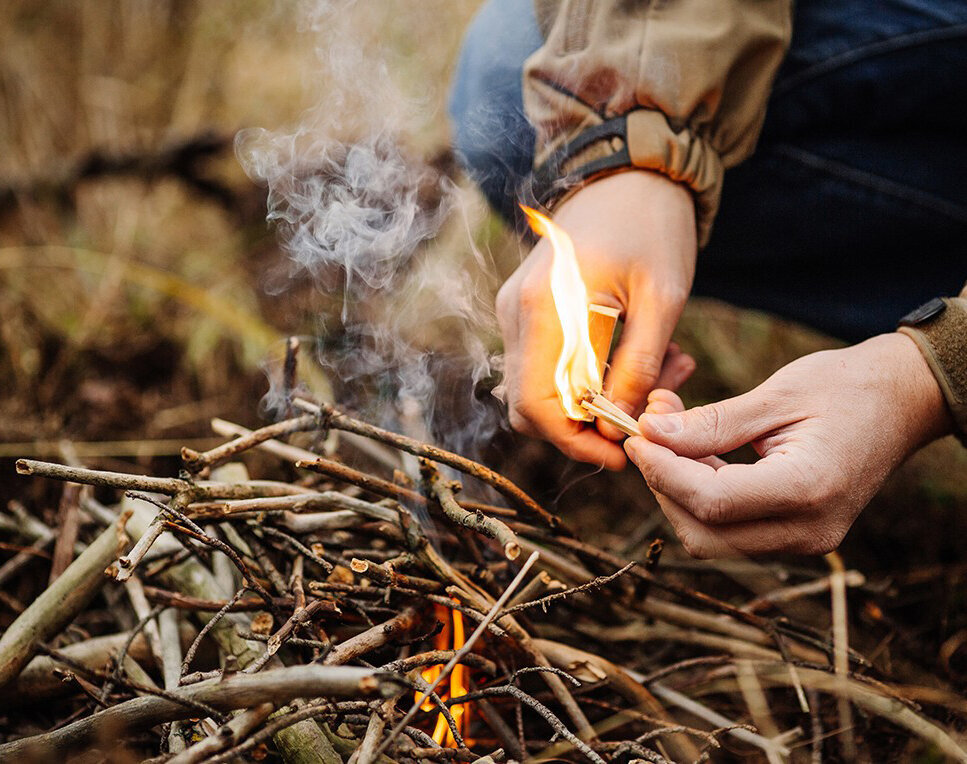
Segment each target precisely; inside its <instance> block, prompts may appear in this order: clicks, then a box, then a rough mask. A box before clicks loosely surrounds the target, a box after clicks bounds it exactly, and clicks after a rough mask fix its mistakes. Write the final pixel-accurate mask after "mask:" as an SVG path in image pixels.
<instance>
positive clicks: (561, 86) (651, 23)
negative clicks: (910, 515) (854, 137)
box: [523, 0, 967, 443]
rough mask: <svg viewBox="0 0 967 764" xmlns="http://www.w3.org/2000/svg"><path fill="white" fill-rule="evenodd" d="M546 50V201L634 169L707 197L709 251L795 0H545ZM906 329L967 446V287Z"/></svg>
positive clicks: (542, 197) (530, 109)
mask: <svg viewBox="0 0 967 764" xmlns="http://www.w3.org/2000/svg"><path fill="white" fill-rule="evenodd" d="M534 2H535V11H536V15H537V21H538V24H539V26H540V28H541V32H542V34H543V36H544V44H543V45H542V46H541V47H540V48H539V49H538V50H537V51H535V52H534V53H533V54H532V55H531V56H530V57H529V58H528V59H527V61H526V62H525V64H524V82H523V86H524V110H525V112H526V114H527V117H528V119H529V120H530V122H531V124H532V125H533V126H534V128H535V129H536V131H537V143H536V147H535V162H534V165H535V167H534V174H533V175H534V188H533V191H534V194H535V196H536V197H537V200H538V201H541V202H544V203H545V204H548V205H549V206H550V205H551V204H553V203H554V202H556V201H557V202H559V201H560V200H561V199H562V198H565V197H566V195H567V194H568V193H570V192H571V191H573V190H574V189H576V188H579V187H580V185H581V184H583V183H585V182H587V181H589V180H593V179H594V178H595V177H598V176H602V175H605V174H608V173H611V172H620V171H621V170H624V169H628V168H629V167H635V168H642V169H648V170H654V171H657V172H661V173H664V174H665V175H667V176H668V177H670V178H671V179H672V180H675V181H677V182H679V183H683V184H684V185H686V186H688V187H689V188H690V189H691V190H692V192H693V195H694V198H695V211H696V224H697V228H698V231H697V233H698V241H699V245H700V246H702V245H704V244H705V243H706V242H707V241H708V237H709V233H710V231H711V227H712V221H713V219H714V218H715V213H716V210H717V209H718V205H719V198H720V196H721V191H722V176H723V174H724V172H725V170H726V169H728V168H730V167H733V166H735V165H737V164H738V163H739V162H741V161H742V160H743V159H745V158H746V157H748V156H749V155H750V154H751V153H752V151H753V150H754V148H755V144H756V141H757V140H758V137H759V132H760V130H761V129H762V123H763V120H764V119H765V110H766V103H767V101H768V98H769V93H770V91H771V88H772V82H773V79H774V78H775V75H776V71H777V70H778V68H779V64H780V63H781V61H782V58H783V56H784V55H785V52H786V50H787V49H788V46H789V40H790V37H791V34H792V0H534ZM943 304H944V306H945V307H944V308H943V309H941V310H940V312H939V313H936V314H935V315H932V316H931V317H930V318H929V319H927V320H925V321H922V322H920V323H918V324H916V325H907V326H905V327H902V328H901V331H903V332H904V333H906V334H907V335H908V336H910V337H911V339H913V340H914V341H915V342H916V343H917V345H918V347H919V348H920V350H921V352H922V353H923V355H924V357H925V358H926V360H927V362H928V364H929V365H930V368H931V370H932V371H933V373H934V375H935V376H936V377H937V381H938V383H939V385H940V388H941V390H942V391H943V394H944V398H945V399H946V401H947V404H948V405H949V407H950V410H951V412H952V414H953V418H954V421H955V424H956V426H957V429H958V430H959V432H960V434H961V438H962V439H964V440H965V443H967V287H965V289H964V291H963V292H962V293H961V295H960V297H955V298H949V299H946V300H944V301H943Z"/></svg>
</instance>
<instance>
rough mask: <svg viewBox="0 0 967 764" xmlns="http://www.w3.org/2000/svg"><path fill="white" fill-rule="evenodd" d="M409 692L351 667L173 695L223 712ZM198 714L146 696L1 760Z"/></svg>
mask: <svg viewBox="0 0 967 764" xmlns="http://www.w3.org/2000/svg"><path fill="white" fill-rule="evenodd" d="M403 689H405V688H404V687H403V686H402V685H400V684H399V683H397V682H395V681H393V680H392V679H390V678H386V677H381V676H379V674H378V672H377V671H374V670H372V669H366V668H354V667H351V666H319V665H317V664H310V665H308V666H289V667H286V668H280V669H273V670H271V671H264V672H262V673H260V674H235V675H233V676H231V677H229V678H227V679H224V680H221V681H219V680H217V679H216V680H212V681H207V682H199V683H198V684H193V685H189V686H187V687H180V688H178V689H177V690H173V691H172V693H171V694H172V695H174V696H176V697H177V698H179V699H182V700H187V701H190V702H195V703H205V704H207V705H210V706H212V707H214V708H216V709H218V710H219V711H222V712H226V711H231V710H233V709H236V708H249V707H252V706H256V705H258V704H260V703H266V702H271V703H276V704H279V703H288V702H289V701H291V700H293V699H295V698H306V697H316V696H319V695H325V696H334V697H341V698H353V699H356V698H367V697H373V696H380V695H382V696H383V697H387V696H391V695H393V694H395V693H397V692H399V691H401V690H403ZM197 713H198V712H197V710H196V709H194V708H192V707H189V706H186V705H185V704H184V703H178V702H176V701H174V700H169V699H167V698H161V697H157V696H146V697H143V698H135V699H133V700H128V701H125V702H124V703H119V704H117V705H115V706H111V707H110V708H106V709H104V710H103V711H101V712H99V713H96V714H93V715H91V716H88V717H85V718H83V719H79V720H78V721H76V722H73V723H72V724H68V725H66V726H64V727H61V728H60V729H57V730H53V731H52V732H47V733H44V734H41V735H35V736H33V737H28V738H23V739H21V740H16V741H14V742H12V743H7V744H6V745H0V760H3V761H14V760H24V759H28V760H29V759H31V758H32V754H34V753H36V752H38V751H43V752H49V753H51V754H58V753H64V752H66V751H69V750H72V749H77V748H83V747H84V746H86V745H87V744H88V743H90V742H91V741H93V740H96V739H98V738H99V737H100V736H101V735H105V734H108V733H109V734H110V735H111V739H112V740H117V739H118V737H119V735H120V733H121V731H122V730H123V731H125V732H127V733H131V732H136V731H138V730H142V729H147V728H150V727H153V726H155V725H157V724H161V723H163V722H169V721H172V720H175V719H188V718H191V717H193V716H195V715H196V714H197Z"/></svg>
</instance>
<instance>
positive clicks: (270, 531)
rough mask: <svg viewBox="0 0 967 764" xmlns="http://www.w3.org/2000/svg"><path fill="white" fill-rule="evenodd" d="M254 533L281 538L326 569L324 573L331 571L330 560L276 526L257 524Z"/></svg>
mask: <svg viewBox="0 0 967 764" xmlns="http://www.w3.org/2000/svg"><path fill="white" fill-rule="evenodd" d="M256 533H264V534H265V535H266V536H271V537H273V538H277V539H281V540H282V541H283V542H285V543H286V544H288V545H289V546H290V547H292V548H293V549H295V550H296V551H297V552H298V553H299V554H301V555H303V556H304V557H305V558H307V559H309V560H312V561H313V562H314V563H315V564H316V565H318V566H319V567H320V568H322V569H323V570H324V571H326V573H332V571H333V565H332V563H331V562H329V561H328V560H324V559H323V558H322V557H320V556H319V555H317V554H316V553H315V552H313V551H312V550H311V549H309V547H307V546H306V545H305V544H303V543H301V542H300V541H299V539H296V538H293V537H292V536H290V535H289V534H288V533H283V532H282V531H280V530H279V529H278V528H273V527H272V526H270V525H259V526H257V528H256Z"/></svg>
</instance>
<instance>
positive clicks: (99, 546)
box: [0, 520, 128, 689]
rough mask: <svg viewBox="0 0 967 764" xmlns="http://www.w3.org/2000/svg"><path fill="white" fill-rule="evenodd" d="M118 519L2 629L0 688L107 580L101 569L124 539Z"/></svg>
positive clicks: (82, 607) (110, 559) (112, 556)
mask: <svg viewBox="0 0 967 764" xmlns="http://www.w3.org/2000/svg"><path fill="white" fill-rule="evenodd" d="M119 523H120V520H119V521H118V522H116V523H114V524H113V525H111V526H109V527H108V528H106V529H105V530H103V531H102V532H101V534H100V535H99V536H98V537H97V538H96V539H95V540H94V542H93V543H92V544H91V545H90V546H89V547H88V548H87V549H85V550H84V553H83V554H81V555H80V556H79V557H78V558H77V559H75V560H74V562H72V563H71V564H70V565H69V566H68V568H67V570H65V571H64V572H63V574H61V576H60V577H59V578H58V579H57V580H56V581H54V583H53V584H51V585H50V586H49V587H47V589H45V590H44V592H43V593H42V594H41V595H40V596H39V597H37V599H35V600H34V601H33V603H32V604H31V605H30V607H28V608H27V609H26V610H25V611H24V612H23V613H21V614H20V616H19V617H18V618H17V620H15V621H14V622H13V623H12V624H10V627H9V628H8V629H7V630H6V631H5V632H4V634H3V637H2V638H0V689H2V688H3V687H5V686H6V685H8V684H9V683H10V682H11V681H13V680H14V679H15V678H16V677H17V675H18V674H19V673H20V671H21V669H23V667H24V666H26V665H27V663H28V661H30V659H31V658H33V657H34V654H35V653H36V652H37V646H38V644H39V643H41V642H46V641H47V640H48V639H50V638H51V637H53V636H54V635H55V634H57V633H58V632H59V631H60V630H61V629H63V628H64V627H65V626H66V625H67V624H69V623H70V622H71V621H73V620H74V616H76V615H77V614H78V613H79V612H81V610H83V609H84V606H85V605H87V603H88V602H90V601H91V599H93V597H94V595H95V594H97V592H98V590H99V589H100V588H101V587H102V586H103V585H104V583H105V582H106V581H107V576H105V575H104V569H105V568H107V566H108V565H110V564H111V562H112V561H113V560H114V558H115V555H117V553H118V542H119V540H123V542H124V543H125V544H126V543H127V542H128V537H127V535H126V534H124V533H123V530H122V529H121V526H120V525H119Z"/></svg>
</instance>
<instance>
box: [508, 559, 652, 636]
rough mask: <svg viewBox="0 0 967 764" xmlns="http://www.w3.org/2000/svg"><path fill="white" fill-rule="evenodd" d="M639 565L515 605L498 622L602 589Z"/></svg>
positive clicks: (629, 566) (631, 564)
mask: <svg viewBox="0 0 967 764" xmlns="http://www.w3.org/2000/svg"><path fill="white" fill-rule="evenodd" d="M637 564H638V563H637V562H629V563H628V564H627V565H625V566H624V567H623V568H621V570H618V571H616V572H614V573H612V574H611V575H610V576H598V577H597V578H595V579H592V580H591V581H588V582H587V583H584V584H581V585H580V586H574V587H572V588H570V589H565V590H564V591H562V592H554V593H553V594H548V595H547V596H546V597H541V598H540V599H537V600H531V601H530V602H521V603H520V604H519V605H514V606H513V607H509V608H505V609H504V610H503V611H502V612H501V613H500V614H499V615H498V616H497V619H496V620H497V621H498V622H499V621H500V619H501V618H503V617H504V616H505V615H510V614H511V613H517V612H520V611H521V610H527V609H528V608H532V607H536V606H537V605H540V606H541V607H543V608H544V609H545V610H546V609H547V605H549V604H550V603H552V602H555V601H557V600H560V599H564V598H566V597H570V596H571V595H572V594H578V593H579V592H586V591H590V590H592V589H600V588H601V587H602V586H607V585H608V584H610V583H611V582H612V581H614V580H615V579H617V578H620V577H621V576H623V575H624V574H625V573H627V572H628V571H629V570H631V569H632V568H633V567H634V566H635V565H637Z"/></svg>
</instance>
